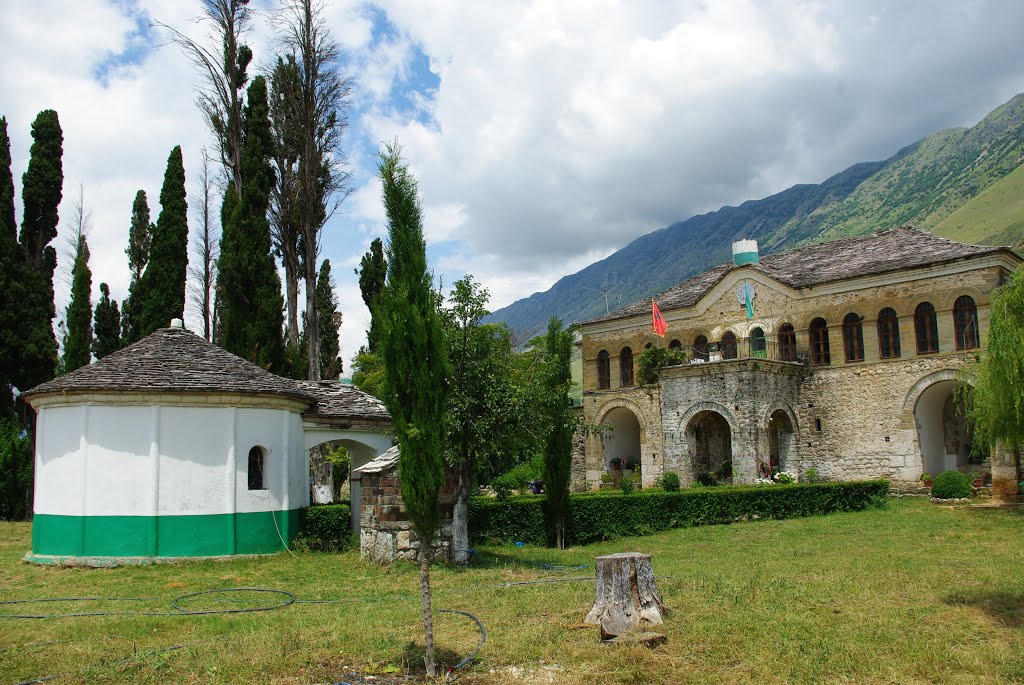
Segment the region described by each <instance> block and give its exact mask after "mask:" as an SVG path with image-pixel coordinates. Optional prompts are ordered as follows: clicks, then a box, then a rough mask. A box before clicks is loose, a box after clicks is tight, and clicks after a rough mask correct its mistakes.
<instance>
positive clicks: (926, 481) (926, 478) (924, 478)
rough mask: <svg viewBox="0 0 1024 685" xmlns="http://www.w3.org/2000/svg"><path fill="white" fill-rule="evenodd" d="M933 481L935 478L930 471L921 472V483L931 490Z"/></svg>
mask: <svg viewBox="0 0 1024 685" xmlns="http://www.w3.org/2000/svg"><path fill="white" fill-rule="evenodd" d="M933 482H934V479H933V478H932V474H930V473H928V472H925V473H922V474H921V485H923V486H924V487H926V488H928V489H929V490H930V489H931V487H932V483H933Z"/></svg>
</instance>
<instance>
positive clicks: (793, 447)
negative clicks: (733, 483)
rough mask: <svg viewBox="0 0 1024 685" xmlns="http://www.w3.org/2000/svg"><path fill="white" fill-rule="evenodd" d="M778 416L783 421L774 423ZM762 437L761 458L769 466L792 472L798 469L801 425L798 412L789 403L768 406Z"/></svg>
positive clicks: (778, 401)
mask: <svg viewBox="0 0 1024 685" xmlns="http://www.w3.org/2000/svg"><path fill="white" fill-rule="evenodd" d="M778 414H781V415H782V417H784V418H783V419H782V420H781V421H773V419H774V418H776V417H777V415H778ZM786 424H788V426H787V425H786ZM786 428H788V429H789V430H786ZM760 435H761V436H762V437H761V449H760V454H761V455H762V456H761V457H759V458H760V459H763V460H766V461H767V464H768V466H770V467H778V468H779V469H780V470H783V471H792V470H795V469H797V468H798V453H797V445H798V444H799V438H798V436H799V435H800V423H799V421H798V420H797V417H796V412H794V411H793V408H792V407H791V406H790V405H789V404H788V403H787V402H782V401H781V400H776V401H775V402H772V403H771V404H769V405H768V408H767V409H766V410H765V412H764V416H763V418H762V421H761V430H760ZM759 475H760V474H759Z"/></svg>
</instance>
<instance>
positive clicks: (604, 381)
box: [597, 350, 612, 390]
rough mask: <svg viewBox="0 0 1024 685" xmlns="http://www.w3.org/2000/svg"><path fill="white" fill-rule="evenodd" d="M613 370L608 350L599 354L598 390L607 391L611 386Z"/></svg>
mask: <svg viewBox="0 0 1024 685" xmlns="http://www.w3.org/2000/svg"><path fill="white" fill-rule="evenodd" d="M611 378H612V370H611V364H610V363H609V361H608V350H601V351H600V352H598V353H597V389H598V390H607V389H608V388H609V387H610V386H611Z"/></svg>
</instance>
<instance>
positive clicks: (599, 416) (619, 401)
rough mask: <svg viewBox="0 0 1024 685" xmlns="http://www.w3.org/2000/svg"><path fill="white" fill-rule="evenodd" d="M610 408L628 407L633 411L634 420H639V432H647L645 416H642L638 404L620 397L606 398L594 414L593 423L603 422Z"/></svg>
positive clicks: (642, 413)
mask: <svg viewBox="0 0 1024 685" xmlns="http://www.w3.org/2000/svg"><path fill="white" fill-rule="evenodd" d="M612 409H628V410H630V411H631V412H633V415H634V416H635V417H636V420H637V421H639V422H640V432H641V433H642V434H646V433H647V417H645V416H644V412H643V410H642V409H640V406H639V405H638V404H637V403H636V402H633V401H631V400H627V399H624V398H622V397H616V398H615V399H611V400H608V401H607V402H605V403H604V404H602V405H601V408H600V409H598V410H597V413H596V414H594V423H596V424H598V425H600V424H602V423H604V419H605V417H606V416H608V412H610V411H611V410H612Z"/></svg>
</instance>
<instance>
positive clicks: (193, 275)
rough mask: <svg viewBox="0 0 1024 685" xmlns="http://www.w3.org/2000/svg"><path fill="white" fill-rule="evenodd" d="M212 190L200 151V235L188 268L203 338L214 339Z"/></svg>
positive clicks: (193, 247) (215, 266)
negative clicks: (201, 324) (201, 321)
mask: <svg viewBox="0 0 1024 685" xmlns="http://www.w3.org/2000/svg"><path fill="white" fill-rule="evenodd" d="M213 200H214V189H213V179H212V178H210V159H209V157H207V156H206V150H205V148H204V149H203V166H202V167H201V168H200V170H199V206H198V208H197V213H198V215H199V232H198V234H197V235H196V236H195V238H194V239H193V241H192V255H193V258H192V260H191V261H192V264H194V265H195V266H191V265H190V266H189V267H188V274H189V278H190V280H191V283H192V296H191V301H192V306H193V307H194V308H195V310H196V312H197V313H198V314H199V316H200V318H202V320H203V337H204V338H206V339H207V340H212V339H213V292H214V286H215V284H216V281H217V230H216V226H215V225H214V219H213V215H214V208H213Z"/></svg>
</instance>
